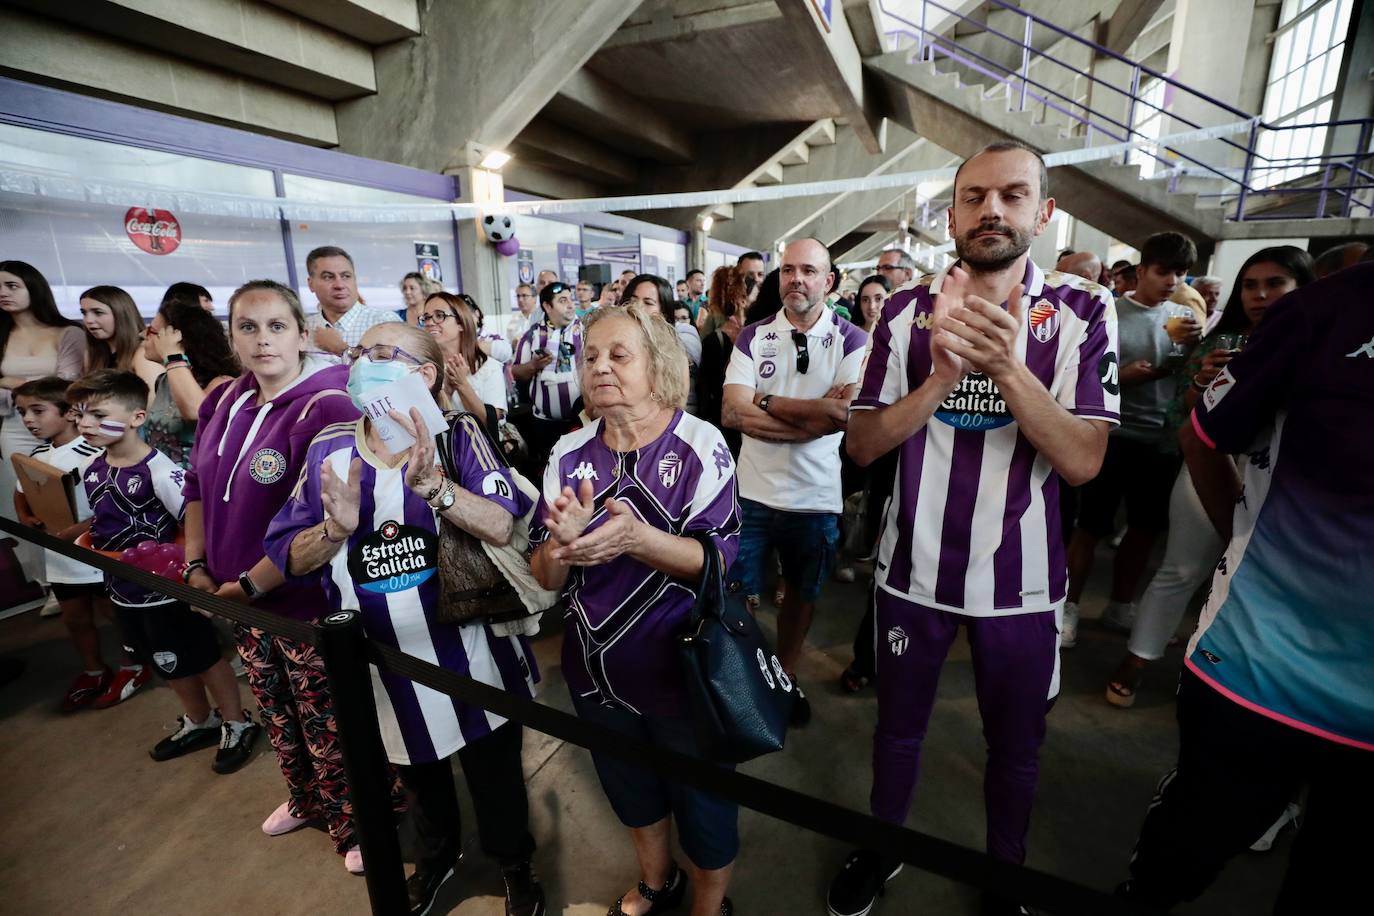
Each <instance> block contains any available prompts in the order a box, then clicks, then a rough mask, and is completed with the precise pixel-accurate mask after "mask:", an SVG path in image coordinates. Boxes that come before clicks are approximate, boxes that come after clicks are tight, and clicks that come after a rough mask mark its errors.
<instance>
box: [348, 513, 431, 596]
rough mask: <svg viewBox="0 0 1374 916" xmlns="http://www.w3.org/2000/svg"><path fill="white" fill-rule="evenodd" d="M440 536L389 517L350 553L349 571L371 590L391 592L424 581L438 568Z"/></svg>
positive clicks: (355, 581)
mask: <svg viewBox="0 0 1374 916" xmlns="http://www.w3.org/2000/svg"><path fill="white" fill-rule="evenodd" d="M438 561H439V536H438V535H437V534H435V533H434V532H432V531H426V530H425V529H424V528H417V527H416V526H414V525H403V524H401V523H399V522H396V521H386V522H383V523H382V526H381V527H380V528H379V529H377V530H376V531H374V532H373V533H372V534H369V535H368V536H367V537H365V538H363V539H362V540H361V541H359V542H358V546H357V547H355V548H354V549H353V550H350V551H349V553H348V574H349V575H350V576H352V577H353V582H354V583H355V584H356V585H357V586H358V587H359V588H363V589H366V590H367V591H369V592H376V593H378V594H383V595H386V594H391V593H393V592H403V591H407V590H408V589H412V588H415V587H417V586H418V585H420V583H422V582H424V581H426V580H428V579H429V578H431V577H432V576H433V575H434V572H435V570H436V569H438Z"/></svg>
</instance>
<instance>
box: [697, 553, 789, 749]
mask: <svg viewBox="0 0 1374 916" xmlns="http://www.w3.org/2000/svg"><path fill="white" fill-rule="evenodd" d="M696 539H697V540H698V541H700V542H701V546H702V549H703V551H704V552H705V555H706V556H705V562H704V563H703V564H702V569H701V585H700V587H699V588H698V589H697V600H696V604H695V605H694V606H693V607H692V618H691V624H690V626H689V628H688V631H687V632H686V633H685V634H683V635H682V636H679V637H678V638H677V641H678V658H679V659H680V662H681V665H682V676H683V680H684V681H685V682H686V686H687V696H688V698H689V703H690V706H691V710H692V719H693V721H694V722H695V724H696V727H697V734H698V738H699V739H700V741H701V745H702V752H703V754H704V755H705V756H706V757H708V758H710V759H712V760H717V761H721V762H728V763H743V762H744V761H746V760H752V759H753V758H755V757H758V756H760V755H762V754H770V753H772V752H773V751H779V750H782V744H783V739H784V738H785V737H786V734H787V720H788V716H789V715H790V714H791V711H792V703H793V698H794V696H795V694H796V687H795V685H794V684H793V683H792V679H791V678H789V677H788V676H787V674H786V673H785V672H784V671H783V670H782V663H781V662H780V661H778V657H777V655H775V654H774V653H773V650H772V649H771V648H770V647H769V645H768V640H767V639H765V638H764V635H763V631H762V630H760V629H759V625H758V622H757V621H755V620H754V616H753V615H752V614H750V613H749V611H748V609H746V608H745V606H744V602H743V601H741V600H739V599H737V598H729V597H727V595H726V593H725V583H724V573H723V570H722V569H721V561H720V553H719V552H718V551H717V550H716V545H715V543H714V542H712V540H711V538H710V537H709V536H707V535H706V534H704V533H698V534H697V535H696Z"/></svg>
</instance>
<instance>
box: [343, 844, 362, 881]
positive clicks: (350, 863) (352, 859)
mask: <svg viewBox="0 0 1374 916" xmlns="http://www.w3.org/2000/svg"><path fill="white" fill-rule="evenodd" d="M344 868H346V869H348V873H349V874H350V875H361V874H362V873H363V851H362V850H361V849H359V848H358V847H357V846H354V847H353V848H352V849H350V850H349V851H348V852H346V853H344Z"/></svg>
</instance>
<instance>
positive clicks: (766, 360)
mask: <svg viewBox="0 0 1374 916" xmlns="http://www.w3.org/2000/svg"><path fill="white" fill-rule="evenodd" d="M817 308H819V309H821V317H820V318H818V319H817V320H816V323H815V324H813V325H812V326H811V329H810V330H809V331H807V332H806V351H807V360H806V361H807V367H806V372H801V371H799V367H798V359H797V357H798V347H797V345H796V343H795V342H794V341H793V337H792V334H793V331H795V330H796V329H795V328H794V327H793V326H792V322H790V321H789V320H788V319H787V310H786V309H782V310H781V311H779V312H778V313H777V314H776V315H774V316H773V317H772V318H770V319H768V320H766V321H760V322H757V323H755V324H751V325H748V326H746V327H745V328H744V330H742V331H740V332H739V337H738V339H736V341H735V350H734V353H732V354H731V356H730V366H729V368H727V369H726V371H725V384H726V385H742V386H744V387H745V388H748V389H749V391H750V393H751V395H752V394H753V393H755V392H762V393H763V394H774V395H777V396H779V397H787V398H812V399H814V398H821V397H824V396H825V393H826V392H827V391H829V390H830V389H831V388H833V387H835V386H836V385H853V384H856V383H858V381H859V369H860V367H861V366H862V365H863V359H864V350H865V348H866V347H867V345H868V335H867V334H865V333H864V332H863V331H861V330H860V329H859V328H857V327H855V326H854V325H852V324H850V323H849V322H848V321H845V320H844V319H843V318H841V317H839V316H838V315H836V314H835V313H834V312H832V311H831V310H830V309H828V308H825V307H824V306H819V305H818V306H817ZM843 438H844V433H831V434H830V435H828V436H822V437H821V438H819V439H813V440H811V441H810V442H795V443H794V442H765V441H763V440H762V439H755V438H754V437H753V436H749V435H745V436H744V442H743V446H742V447H741V449H740V454H739V471H738V475H737V476H738V480H739V495H740V496H742V497H743V498H745V499H752V500H754V501H755V502H759V503H763V504H764V505H766V506H769V507H771V508H773V509H782V510H786V511H789V512H839V511H840V510H841V508H842V505H843V500H842V498H841V495H840V440H841V439H843Z"/></svg>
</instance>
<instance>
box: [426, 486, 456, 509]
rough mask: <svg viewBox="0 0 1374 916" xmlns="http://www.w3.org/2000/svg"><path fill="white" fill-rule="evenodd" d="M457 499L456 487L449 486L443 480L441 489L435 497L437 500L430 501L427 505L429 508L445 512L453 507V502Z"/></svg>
mask: <svg viewBox="0 0 1374 916" xmlns="http://www.w3.org/2000/svg"><path fill="white" fill-rule="evenodd" d="M457 499H458V490H457V488H455V487H453V486H450V485H449V484H448V483H447V482H445V483H444V486H443V490H442V491H441V492H440V493H439V495H438V497H437V500H438V501H437V502H430V504H429V505H430V507H431V508H434V509H438V510H439V511H440V512H447V511H448V510H449V509H452V508H453V504H454V502H456V501H457Z"/></svg>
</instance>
